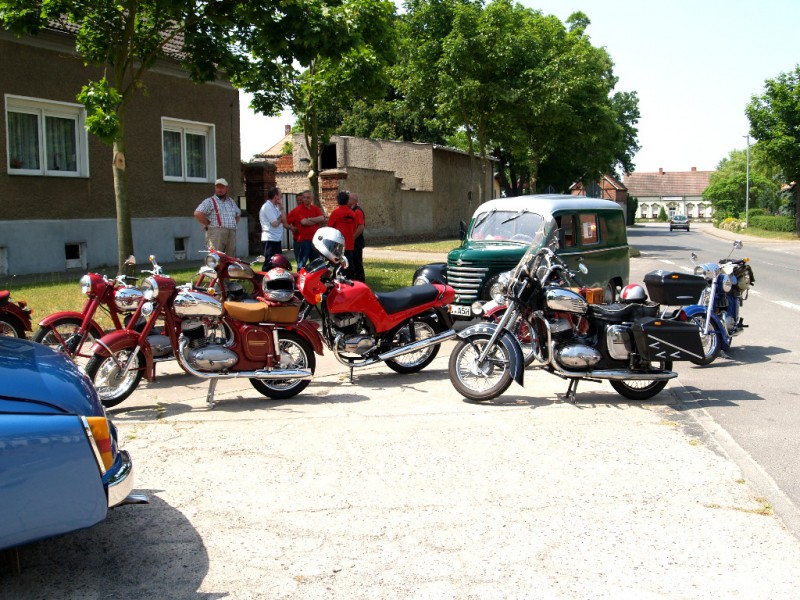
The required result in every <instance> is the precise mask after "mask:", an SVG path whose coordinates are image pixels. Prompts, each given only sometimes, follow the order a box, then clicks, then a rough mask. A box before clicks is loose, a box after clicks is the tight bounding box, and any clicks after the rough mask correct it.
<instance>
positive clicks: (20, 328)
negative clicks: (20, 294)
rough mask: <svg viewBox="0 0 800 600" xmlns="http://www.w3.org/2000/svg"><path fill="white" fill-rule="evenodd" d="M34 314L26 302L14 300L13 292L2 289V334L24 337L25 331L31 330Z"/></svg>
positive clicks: (0, 323) (0, 326)
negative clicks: (12, 297) (12, 298)
mask: <svg viewBox="0 0 800 600" xmlns="http://www.w3.org/2000/svg"><path fill="white" fill-rule="evenodd" d="M32 314H33V311H32V310H31V309H30V308H28V304H27V303H26V302H24V301H22V300H19V301H17V302H13V301H12V300H11V292H9V291H7V290H2V291H0V335H7V336H9V337H18V338H23V339H24V338H25V332H26V331H30V330H31V315H32Z"/></svg>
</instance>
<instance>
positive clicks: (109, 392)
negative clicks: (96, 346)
mask: <svg viewBox="0 0 800 600" xmlns="http://www.w3.org/2000/svg"><path fill="white" fill-rule="evenodd" d="M132 353H133V351H132V350H131V349H130V348H128V349H125V350H120V351H119V352H115V353H114V356H100V355H99V354H95V355H94V356H93V357H92V358H91V359H89V362H88V363H87V364H86V374H87V375H88V376H89V379H91V380H92V382H93V383H94V387H95V388H96V389H97V394H98V395H99V396H100V401H101V402H102V403H103V406H105V407H106V408H111V407H112V406H116V405H117V404H119V403H120V402H122V401H123V400H125V399H126V398H127V397H128V396H130V395H131V394H132V393H133V390H135V389H136V386H137V385H139V382H140V381H141V380H142V375H143V374H144V365H143V362H144V361H143V358H142V355H141V354H140V353H139V354H137V355H136V357H135V358H134V359H133V362H132V363H131V368H130V369H128V372H127V373H125V375H122V369H123V368H124V366H125V365H126V364H127V363H128V360H129V359H130V356H131V354H132ZM118 365H119V366H118Z"/></svg>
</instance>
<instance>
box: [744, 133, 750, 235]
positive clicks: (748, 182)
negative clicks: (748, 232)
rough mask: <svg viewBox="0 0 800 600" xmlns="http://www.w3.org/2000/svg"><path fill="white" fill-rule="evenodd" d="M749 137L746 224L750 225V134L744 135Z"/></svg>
mask: <svg viewBox="0 0 800 600" xmlns="http://www.w3.org/2000/svg"><path fill="white" fill-rule="evenodd" d="M744 137H745V138H746V139H747V167H746V175H745V184H744V189H745V191H744V226H745V227H750V219H749V217H750V136H749V135H746V136H744Z"/></svg>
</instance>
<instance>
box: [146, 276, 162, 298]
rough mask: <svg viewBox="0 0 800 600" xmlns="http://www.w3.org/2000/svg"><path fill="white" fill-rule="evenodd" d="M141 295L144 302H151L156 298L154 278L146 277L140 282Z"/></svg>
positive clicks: (156, 290)
mask: <svg viewBox="0 0 800 600" xmlns="http://www.w3.org/2000/svg"><path fill="white" fill-rule="evenodd" d="M142 295H143V296H144V299H145V300H152V299H153V298H155V297H156V296H158V284H157V283H156V280H155V277H148V278H147V279H145V280H144V281H143V282H142Z"/></svg>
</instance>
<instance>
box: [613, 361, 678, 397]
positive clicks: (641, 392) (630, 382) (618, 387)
mask: <svg viewBox="0 0 800 600" xmlns="http://www.w3.org/2000/svg"><path fill="white" fill-rule="evenodd" d="M654 366H656V368H658V369H661V370H663V371H671V370H672V361H670V360H663V361H657V362H656V363H655V365H654ZM609 383H610V384H611V387H613V388H614V390H615V391H616V392H617V393H618V394H619V395H620V396H623V397H625V398H627V399H628V400H648V399H650V398H652V397H653V396H655V395H656V394H658V393H659V392H660V391H661V390H663V389H664V388H665V387H667V380H661V381H657V380H654V379H623V380H616V379H611V380H610V381H609Z"/></svg>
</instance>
